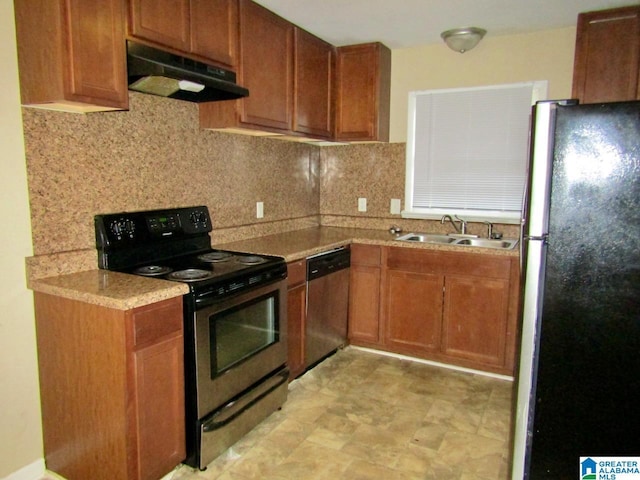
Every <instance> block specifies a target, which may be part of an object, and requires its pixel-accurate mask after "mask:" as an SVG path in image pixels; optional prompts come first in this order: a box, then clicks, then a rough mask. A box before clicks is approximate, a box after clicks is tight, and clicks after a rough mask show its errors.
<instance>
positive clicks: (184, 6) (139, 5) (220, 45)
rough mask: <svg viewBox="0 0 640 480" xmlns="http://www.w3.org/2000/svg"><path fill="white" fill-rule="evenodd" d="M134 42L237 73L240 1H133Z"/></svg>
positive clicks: (131, 23)
mask: <svg viewBox="0 0 640 480" xmlns="http://www.w3.org/2000/svg"><path fill="white" fill-rule="evenodd" d="M128 25H129V31H128V35H129V37H130V38H132V39H136V40H142V41H143V42H147V43H151V44H153V45H156V46H161V47H168V48H169V49H173V50H176V51H178V52H180V53H187V54H190V55H191V56H195V57H197V58H199V59H200V60H202V61H204V62H207V63H213V64H215V65H218V66H221V67H225V68H230V69H232V70H233V69H235V66H236V63H237V62H236V56H237V53H236V52H237V40H238V0H188V1H182V2H176V1H174V0H129V22H128Z"/></svg>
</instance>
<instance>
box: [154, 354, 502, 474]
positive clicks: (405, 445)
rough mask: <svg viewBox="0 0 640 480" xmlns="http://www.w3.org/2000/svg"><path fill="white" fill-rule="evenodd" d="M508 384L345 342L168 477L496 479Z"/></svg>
mask: <svg viewBox="0 0 640 480" xmlns="http://www.w3.org/2000/svg"><path fill="white" fill-rule="evenodd" d="M511 390H512V383H511V382H509V381H505V380H500V379H496V378H491V377H486V376H482V375H474V374H471V373H465V372H458V371H453V370H449V369H443V368H439V367H435V366H431V365H425V364H422V363H417V362H412V361H408V360H402V359H398V358H394V357H388V356H383V355H378V354H375V353H370V352H367V351H362V350H358V349H354V348H347V349H345V350H342V351H340V352H338V353H337V354H335V355H334V356H332V357H330V358H329V359H327V360H325V361H324V362H323V363H321V364H320V365H318V366H317V367H316V368H314V369H313V370H311V371H310V372H307V373H306V374H305V375H303V376H302V377H300V378H299V379H297V380H296V381H294V382H292V383H291V384H290V386H289V398H288V400H287V402H286V404H285V405H284V407H283V408H282V410H281V411H278V412H276V413H274V414H273V415H271V416H270V417H269V418H267V419H266V420H265V421H264V422H262V423H261V424H260V425H259V426H258V427H256V428H255V429H254V430H252V431H251V432H250V433H249V434H248V435H247V436H246V437H245V438H243V439H242V440H240V441H239V442H238V443H236V444H235V445H234V446H233V447H232V448H230V449H229V450H228V451H227V452H225V453H224V454H222V455H221V456H220V457H218V458H217V459H216V460H215V461H214V462H212V463H211V464H210V465H209V467H208V468H207V470H205V471H198V470H193V469H191V468H189V467H187V466H180V467H179V468H178V469H176V470H175V471H174V472H173V473H172V474H170V475H168V476H167V477H165V479H170V480H214V479H215V480H253V479H260V480H291V479H296V480H297V479H300V480H319V479H332V480H334V479H349V480H360V479H384V480H395V479H398V480H409V479H411V480H413V479H421V480H426V479H437V480H453V479H455V480H500V479H505V480H507V479H508V478H509V474H508V455H509V453H508V436H509V429H510V415H509V412H510V402H511Z"/></svg>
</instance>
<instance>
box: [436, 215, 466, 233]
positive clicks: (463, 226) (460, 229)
mask: <svg viewBox="0 0 640 480" xmlns="http://www.w3.org/2000/svg"><path fill="white" fill-rule="evenodd" d="M454 217H456V220H458V221H459V222H460V226H458V225H456V222H454V220H453V218H451V215H443V216H442V218H441V219H440V223H441V224H442V225H444V222H445V221H446V220H449V222H451V225H453V228H455V230H456V233H460V234H462V235H465V234H466V233H467V222H466V221H465V220H463V219H461V218H460V217H458V215H454Z"/></svg>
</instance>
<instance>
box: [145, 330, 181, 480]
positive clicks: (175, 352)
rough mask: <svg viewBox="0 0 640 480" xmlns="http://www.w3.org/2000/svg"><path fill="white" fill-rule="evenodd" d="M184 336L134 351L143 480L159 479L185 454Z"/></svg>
mask: <svg viewBox="0 0 640 480" xmlns="http://www.w3.org/2000/svg"><path fill="white" fill-rule="evenodd" d="M183 361H184V354H183V339H182V336H174V337H172V338H169V339H167V340H165V341H163V342H161V343H158V344H154V345H151V346H149V347H146V348H143V349H141V350H138V351H136V352H135V353H134V364H135V372H136V373H135V379H136V386H135V391H136V395H137V401H136V407H137V418H138V465H139V475H138V478H140V479H148V480H155V479H157V478H160V477H162V476H163V475H165V474H167V473H168V472H170V471H171V470H172V469H173V468H174V467H175V466H176V465H178V464H179V463H180V462H181V461H182V460H184V457H185V436H184V435H185V434H184V376H183V374H182V368H183Z"/></svg>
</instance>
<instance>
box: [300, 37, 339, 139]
mask: <svg viewBox="0 0 640 480" xmlns="http://www.w3.org/2000/svg"><path fill="white" fill-rule="evenodd" d="M294 51H295V57H294V103H293V105H294V107H293V108H294V113H293V122H294V123H293V130H294V131H295V132H299V133H305V134H308V135H312V136H315V137H322V138H329V137H330V136H331V118H332V116H333V109H332V96H331V91H332V87H333V76H334V48H333V46H332V45H330V44H329V43H327V42H325V41H323V40H321V39H319V38H317V37H315V36H313V35H311V34H310V33H307V32H305V31H304V30H301V29H299V28H296V29H295V41H294Z"/></svg>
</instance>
